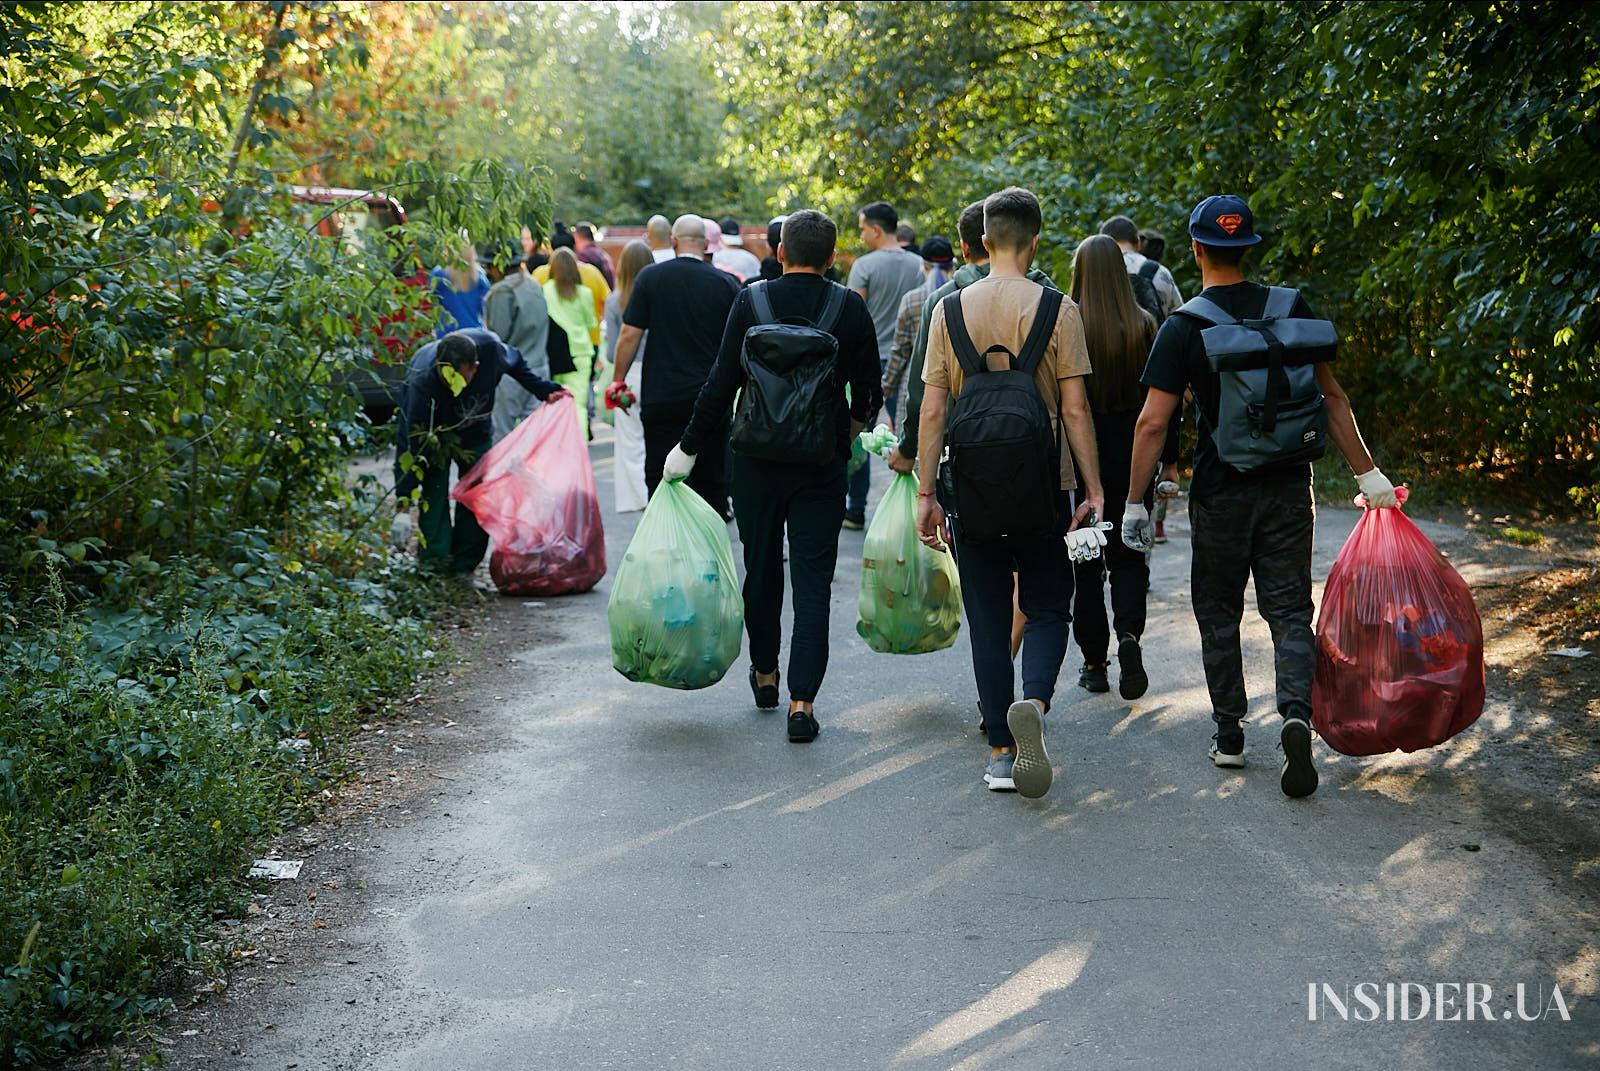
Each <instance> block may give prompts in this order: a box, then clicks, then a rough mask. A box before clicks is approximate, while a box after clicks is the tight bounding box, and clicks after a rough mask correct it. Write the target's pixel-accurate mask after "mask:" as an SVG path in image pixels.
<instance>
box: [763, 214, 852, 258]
mask: <svg viewBox="0 0 1600 1071" xmlns="http://www.w3.org/2000/svg"><path fill="white" fill-rule="evenodd" d="M778 240H779V241H780V242H781V243H782V244H783V252H784V260H785V262H786V263H787V264H788V265H789V266H790V267H794V268H825V267H827V266H828V258H829V257H831V256H833V247H834V245H835V243H836V242H837V241H838V240H839V228H838V227H835V226H834V225H833V220H831V219H829V218H828V217H827V216H825V215H823V214H822V213H821V212H818V211H817V210H816V209H813V208H802V209H801V210H800V211H798V212H791V213H790V214H789V218H788V219H786V220H784V221H783V233H782V234H781V235H780V237H779V239H778Z"/></svg>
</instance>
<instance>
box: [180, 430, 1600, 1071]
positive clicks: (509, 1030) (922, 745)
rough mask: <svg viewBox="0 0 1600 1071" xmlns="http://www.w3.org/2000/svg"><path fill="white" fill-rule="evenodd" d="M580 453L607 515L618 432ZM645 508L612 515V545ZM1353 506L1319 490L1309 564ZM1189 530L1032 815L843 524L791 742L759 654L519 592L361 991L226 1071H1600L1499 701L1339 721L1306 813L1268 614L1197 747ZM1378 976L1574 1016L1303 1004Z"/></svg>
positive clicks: (290, 999)
mask: <svg viewBox="0 0 1600 1071" xmlns="http://www.w3.org/2000/svg"><path fill="white" fill-rule="evenodd" d="M594 456H595V458H596V462H597V469H598V471H599V473H600V475H601V484H602V487H601V491H602V497H603V499H604V500H605V502H606V503H607V504H608V505H609V503H610V502H611V500H612V496H611V489H610V482H609V469H610V449H609V446H606V445H599V444H597V445H596V447H595V448H594ZM879 478H880V482H881V479H882V474H881V473H880V476H879ZM876 497H877V495H876V493H875V495H874V501H876ZM636 518H637V515H634V516H633V517H617V516H615V515H611V514H609V513H608V516H607V524H608V525H609V528H608V537H609V543H610V550H611V559H612V561H613V562H616V561H619V560H620V558H621V553H622V550H623V548H624V547H625V546H626V544H627V541H628V538H629V536H630V534H631V532H632V530H633V527H634V524H635V523H636ZM1352 519H1353V514H1351V513H1348V512H1344V511H1324V513H1323V514H1322V520H1321V525H1320V534H1319V539H1318V570H1319V577H1320V576H1321V575H1322V574H1323V573H1325V572H1326V568H1327V565H1328V563H1329V562H1330V561H1331V559H1332V556H1333V554H1334V553H1335V552H1336V551H1337V549H1338V546H1339V543H1340V542H1341V541H1342V539H1343V537H1344V535H1345V534H1346V533H1347V532H1348V531H1349V528H1350V524H1351V522H1352ZM1169 526H1170V528H1171V529H1172V531H1173V534H1174V539H1173V542H1172V544H1171V545H1170V546H1168V547H1165V548H1162V549H1161V550H1160V551H1159V552H1158V554H1157V557H1156V569H1155V583H1154V592H1153V595H1152V607H1151V627H1150V632H1149V635H1148V638H1147V649H1148V651H1149V667H1150V676H1151V679H1152V687H1151V691H1150V694H1149V695H1148V696H1147V697H1146V698H1145V699H1144V700H1142V701H1140V702H1138V703H1134V704H1128V703H1124V702H1121V701H1120V700H1117V699H1116V698H1115V697H1114V696H1112V697H1089V696H1087V695H1086V694H1085V693H1083V692H1081V691H1079V690H1078V689H1077V688H1076V687H1075V686H1074V683H1073V682H1074V681H1075V679H1076V675H1075V669H1076V665H1077V661H1076V658H1075V655H1074V656H1069V672H1070V673H1071V676H1070V677H1068V678H1065V679H1064V687H1063V689H1062V693H1061V702H1060V704H1059V706H1058V708H1057V712H1056V713H1054V714H1053V715H1052V717H1051V724H1052V735H1051V746H1052V750H1053V754H1054V757H1055V760H1056V764H1057V778H1056V784H1055V787H1054V789H1053V790H1052V791H1051V793H1050V795H1049V796H1048V797H1047V798H1046V799H1044V800H1042V801H1039V802H1029V801H1025V800H1022V799H1020V798H1019V797H1016V796H1000V795H995V794H991V793H989V792H987V791H986V790H985V789H984V786H983V784H982V783H981V780H980V775H981V773H982V768H983V762H984V758H985V756H986V751H985V748H984V745H983V744H982V743H981V742H980V740H979V738H978V737H977V735H976V732H975V728H976V725H975V722H976V718H975V715H974V699H973V690H972V685H971V679H970V666H969V663H968V655H967V650H966V647H965V643H964V640H963V642H962V643H961V644H960V645H958V647H957V648H956V649H954V650H952V651H949V652H946V653H943V654H939V655H929V656H921V657H912V658H905V657H900V658H897V657H890V656H884V655H876V654H873V653H871V652H870V651H868V650H867V648H866V647H865V645H864V644H862V643H861V642H860V641H859V640H858V639H857V637H856V636H855V634H854V624H855V613H854V606H855V599H856V592H857V580H858V569H859V550H860V546H861V538H862V537H861V535H860V534H859V533H846V534H845V536H844V539H843V547H842V552H841V562H840V567H839V572H838V583H837V585H836V587H835V597H834V626H833V633H834V654H833V662H832V666H831V669H830V673H829V677H828V681H827V685H826V688H825V690H824V692H823V695H822V697H821V702H820V706H819V714H820V716H821V720H822V722H823V725H824V731H823V735H822V737H821V739H819V740H818V741H817V742H816V743H815V744H813V745H811V746H806V747H801V746H794V745H790V744H788V743H786V742H785V739H784V733H783V725H782V722H781V719H780V718H779V717H777V716H774V715H762V714H758V713H756V712H755V711H754V710H753V709H752V707H751V704H750V696H749V692H748V689H747V687H746V685H745V682H744V679H743V677H744V669H743V666H742V665H741V666H738V667H736V669H735V671H734V672H733V673H732V674H730V676H729V678H728V679H727V680H725V681H724V682H723V683H722V684H720V685H719V686H717V687H715V688H713V689H710V690H707V691H703V692H694V693H678V692H671V691H666V690H662V689H652V688H646V687H642V686H636V685H631V684H629V683H628V682H626V681H625V680H623V679H622V678H621V677H620V676H618V675H617V674H616V673H614V672H613V671H612V670H611V668H610V652H609V647H608V642H607V635H606V624H605V604H606V595H607V591H608V587H607V586H606V585H602V586H601V588H600V589H599V590H598V591H596V592H594V593H592V594H589V595H586V596H580V597H576V598H570V599H565V600H550V601H548V602H547V603H546V604H545V605H544V606H543V607H535V608H532V609H524V608H522V607H519V606H516V605H515V604H514V603H510V602H509V600H505V601H502V604H501V606H500V607H498V608H497V609H496V611H495V613H496V620H497V621H499V622H501V623H502V624H501V628H502V629H516V628H518V627H520V623H521V622H530V623H533V622H536V623H537V629H538V631H540V634H541V636H542V637H543V638H541V639H540V640H539V641H538V642H531V641H530V642H529V643H527V644H526V645H519V646H518V647H517V648H514V651H515V653H514V656H513V657H512V659H511V663H510V664H509V665H508V666H504V667H498V668H496V667H482V668H480V669H478V670H475V671H473V672H474V673H476V674H478V678H477V679H478V686H479V690H480V691H481V692H482V693H483V695H484V697H485V699H488V698H490V695H491V693H492V695H493V696H503V697H504V702H503V703H501V704H495V705H491V706H490V708H489V709H487V710H485V712H484V713H483V714H482V715H480V717H482V718H485V719H488V720H489V726H490V728H491V729H492V730H493V731H494V732H495V733H497V734H498V739H499V741H500V743H499V744H498V746H496V747H495V748H493V749H491V750H489V751H488V752H487V753H480V754H477V755H474V756H472V757H471V758H470V759H468V760H465V762H464V764H463V766H462V768H461V769H459V770H456V771H453V772H452V773H451V775H450V776H452V777H454V778H456V779H457V780H456V781H454V782H452V783H451V787H450V788H449V789H448V790H447V794H445V795H444V796H442V797H440V798H439V799H436V800H434V801H433V802H432V803H431V804H430V805H429V806H428V807H427V808H425V809H422V810H420V811H416V812H413V813H412V815H411V817H410V819H409V820H408V822H407V823H406V824H405V825H403V826H402V827H400V828H395V829H390V830H387V831H386V832H384V833H383V834H382V837H381V839H380V840H379V841H378V843H377V845H376V849H377V850H376V851H374V852H373V853H372V855H371V856H370V859H371V862H370V864H369V865H368V867H367V873H366V880H367V882H368V883H369V890H368V895H369V896H370V898H371V909H370V911H369V912H368V913H367V915H366V917H365V919H364V921H362V922H360V923H359V924H356V925H353V926H349V927H346V928H345V929H344V930H343V931H342V933H341V935H340V936H341V939H342V940H344V941H348V942H349V943H350V947H352V948H356V949H359V950H360V960H361V963H362V966H361V967H360V968H357V969H358V970H359V971H360V972H361V977H362V978H364V979H365V980H364V981H352V979H351V977H350V976H349V973H348V972H344V973H341V972H340V971H337V970H329V971H326V972H321V973H318V972H311V973H309V974H307V975H305V976H302V977H300V978H299V979H298V984H297V985H296V986H295V987H294V988H292V989H287V988H284V986H283V984H282V983H281V982H280V983H274V984H273V985H269V986H268V989H269V990H270V991H269V992H267V993H265V994H263V995H262V1000H263V1001H265V1002H266V1003H265V1005H264V1006H268V1007H272V1008H273V1009H274V1010H273V1011H272V1012H271V1017H272V1019H273V1020H274V1022H275V1026H274V1027H273V1028H272V1029H271V1030H265V1031H263V1032H261V1033H259V1034H257V1035H255V1036H254V1037H252V1038H251V1039H250V1041H249V1043H248V1044H247V1045H245V1046H244V1048H245V1050H246V1052H247V1053H248V1055H241V1056H239V1057H237V1058H236V1059H235V1060H234V1061H232V1062H230V1063H229V1066H237V1067H241V1068H250V1069H257V1068H261V1069H265V1068H285V1067H293V1066H295V1065H296V1064H298V1066H299V1067H301V1068H319V1069H324V1068H383V1069H386V1071H442V1069H455V1068H459V1069H473V1071H477V1069H493V1068H529V1069H579V1068H583V1069H587V1068H629V1069H653V1068H674V1067H678V1068H693V1069H701V1071H712V1069H724V1068H726V1069H790V1068H794V1069H819V1071H831V1069H842V1068H905V1069H908V1071H910V1069H916V1071H921V1069H935V1068H937V1069H949V1068H960V1069H963V1071H965V1069H969V1068H1007V1069H1010V1068H1016V1069H1035V1068H1037V1069H1059V1068H1109V1067H1157V1066H1159V1067H1163V1068H1190V1067H1193V1068H1222V1067H1226V1068H1285V1067H1290V1068H1349V1067H1371V1068H1386V1069H1388V1068H1403V1069H1409V1068H1461V1067H1472V1068H1500V1067H1506V1068H1510V1067H1517V1068H1561V1067H1580V1066H1594V1065H1595V1064H1596V1062H1597V1061H1600V1014H1597V1005H1596V999H1597V998H1596V979H1597V971H1596V963H1597V958H1600V949H1597V945H1600V937H1597V936H1596V932H1597V926H1596V906H1597V905H1596V904H1595V903H1594V902H1593V901H1592V900H1589V899H1586V897H1585V893H1584V890H1585V888H1588V889H1592V888H1593V886H1592V885H1591V884H1586V883H1585V882H1583V881H1582V880H1581V878H1582V875H1583V874H1584V872H1585V867H1586V866H1587V867H1588V868H1589V876H1590V877H1592V876H1593V873H1592V871H1593V868H1594V867H1596V866H1600V863H1597V862H1596V861H1595V860H1593V859H1588V860H1579V859H1575V858H1572V857H1571V856H1568V857H1566V858H1564V859H1563V858H1561V857H1560V855H1552V854H1550V853H1548V852H1542V851H1538V850H1535V849H1533V848H1530V847H1527V846H1525V844H1526V843H1527V842H1525V840H1524V839H1522V838H1519V837H1517V836H1515V835H1514V834H1515V830H1516V827H1517V823H1518V822H1527V823H1534V824H1536V823H1537V822H1538V821H1539V815H1538V814H1537V813H1530V814H1527V815H1526V816H1525V817H1522V818H1517V817H1516V816H1511V817H1510V818H1508V817H1507V816H1505V815H1503V814H1499V813H1497V812H1492V810H1491V808H1489V807H1488V805H1487V804H1485V803H1481V802H1480V801H1479V800H1478V799H1477V797H1476V796H1475V795H1474V793H1473V792H1472V791H1470V786H1469V785H1467V784H1466V783H1465V780H1464V779H1462V780H1458V778H1457V775H1456V773H1455V771H1456V770H1457V769H1458V768H1464V767H1465V765H1466V760H1467V757H1468V756H1470V755H1474V754H1478V753H1479V752H1481V750H1482V745H1483V743H1484V742H1485V741H1486V740H1490V739H1492V738H1493V735H1494V734H1495V733H1496V732H1497V731H1499V730H1503V729H1504V728H1505V723H1506V720H1507V719H1508V718H1510V717H1511V711H1510V708H1508V707H1507V706H1506V705H1505V704H1503V703H1502V704H1499V705H1498V706H1496V707H1495V708H1494V709H1492V710H1491V711H1490V712H1489V714H1487V715H1486V716H1485V719H1484V720H1483V722H1481V723H1480V726H1479V727H1475V728H1474V729H1473V730H1472V731H1470V732H1469V733H1468V734H1466V735H1464V736H1463V737H1462V738H1460V739H1459V740H1458V741H1457V742H1456V744H1455V745H1454V746H1453V747H1450V748H1446V749H1443V750H1441V751H1438V752H1435V753H1431V754H1429V755H1424V756H1415V757H1406V756H1397V757H1392V758H1387V759H1383V760H1364V761H1357V760H1351V759H1344V758H1340V757H1338V756H1335V755H1332V754H1331V753H1329V752H1327V751H1326V750H1325V749H1321V748H1320V746H1319V758H1320V760H1321V762H1320V764H1321V769H1322V787H1321V789H1320V791H1319V792H1318V793H1317V794H1316V796H1315V797H1313V798H1312V799H1310V800H1306V801H1298V802H1296V801H1289V800H1286V799H1285V798H1284V797H1283V796H1282V795H1281V794H1280V793H1279V790H1278V785H1277V763H1276V752H1275V750H1274V747H1273V744H1274V742H1275V733H1274V731H1273V730H1274V728H1275V726H1274V724H1273V723H1274V722H1275V715H1270V712H1269V710H1268V707H1269V705H1270V704H1269V703H1268V702H1266V701H1264V697H1266V696H1268V695H1269V694H1270V685H1271V663H1270V647H1269V645H1268V642H1267V636H1266V630H1265V627H1264V626H1263V625H1262V623H1261V622H1260V620H1259V619H1258V618H1255V617H1253V616H1247V621H1246V625H1247V634H1248V645H1247V648H1246V659H1247V670H1248V672H1249V675H1250V681H1251V688H1252V691H1253V693H1254V694H1255V696H1256V697H1257V699H1256V701H1255V704H1254V709H1255V712H1256V714H1255V716H1256V717H1257V718H1258V719H1259V723H1258V724H1255V725H1252V726H1251V727H1250V729H1249V734H1250V735H1249V748H1250V755H1251V757H1252V759H1253V764H1252V766H1251V767H1250V768H1249V769H1248V770H1247V771H1245V772H1243V773H1242V774H1228V773H1222V772H1220V771H1218V770H1216V769H1214V768H1213V767H1212V766H1211V764H1210V763H1209V762H1208V761H1207V760H1206V757H1205V748H1206V745H1207V743H1208V738H1209V734H1210V732H1211V727H1210V721H1209V719H1208V717H1207V709H1208V707H1207V703H1206V699H1205V688H1204V683H1203V681H1202V678H1201V675H1200V669H1199V666H1200V662H1199V654H1198V637H1197V633H1196V629H1195V625H1194V622H1193V619H1192V617H1191V616H1190V613H1189V608H1188V583H1187V568H1188V555H1187V528H1186V524H1185V521H1184V519H1183V516H1182V512H1181V510H1178V511H1174V514H1173V521H1172V522H1169ZM1434 534H1435V535H1436V536H1438V537H1440V538H1441V539H1444V540H1448V539H1449V538H1450V537H1451V536H1452V533H1451V532H1450V531H1448V530H1437V529H1436V530H1435V533H1434ZM1249 613H1251V614H1253V610H1251V611H1249ZM530 631H532V628H531V625H530ZM552 634H553V638H552ZM470 681H471V678H469V683H470ZM1469 844H1471V845H1478V846H1479V848H1480V850H1477V851H1469V850H1464V848H1463V845H1469ZM1574 875H1577V876H1574ZM352 962H353V961H352ZM1361 982H1374V983H1378V984H1379V985H1380V986H1381V985H1382V984H1383V983H1390V982H1392V983H1395V984H1397V985H1398V984H1399V983H1402V982H1423V983H1427V984H1429V985H1430V986H1432V985H1433V984H1434V983H1458V984H1460V985H1461V986H1462V987H1463V990H1464V987H1465V984H1466V983H1469V982H1472V983H1485V984H1488V985H1491V986H1493V987H1494V993H1495V996H1494V998H1493V1004H1492V1008H1493V1011H1494V1014H1495V1015H1496V1016H1497V1017H1499V1016H1502V1015H1504V1014H1510V1009H1511V1008H1513V1007H1514V1003H1513V1002H1512V1001H1511V1000H1510V999H1509V997H1510V993H1511V990H1512V987H1514V986H1515V985H1516V984H1517V983H1524V984H1525V985H1526V986H1528V987H1529V990H1528V992H1529V997H1528V998H1527V1003H1528V1006H1529V1007H1530V1008H1531V1007H1533V1006H1534V1005H1536V1004H1538V1003H1539V998H1538V996H1537V993H1538V992H1539V991H1541V989H1542V990H1543V991H1545V992H1547V991H1548V990H1549V988H1550V987H1551V986H1552V985H1554V984H1557V983H1559V984H1560V985H1561V987H1562V990H1563V995H1564V997H1565V998H1566V1000H1567V1003H1568V1006H1569V1008H1570V1011H1571V1015H1572V1019H1571V1021H1570V1022H1563V1021H1561V1020H1560V1018H1559V1017H1558V1016H1557V1015H1555V1014H1554V1013H1553V1012H1552V1013H1551V1015H1550V1016H1549V1017H1548V1018H1546V1019H1544V1020H1543V1021H1539V1022H1521V1021H1517V1020H1515V1019H1513V1020H1512V1021H1504V1020H1503V1019H1501V1018H1496V1019H1495V1021H1492V1022H1482V1021H1475V1022H1466V1021H1460V1022H1437V1021H1434V1020H1432V1019H1431V1018H1430V1019H1429V1020H1428V1021H1426V1022H1415V1023H1400V1022H1382V1021H1380V1022H1360V1023H1358V1022H1346V1021H1343V1020H1341V1019H1340V1018H1339V1017H1338V1015H1337V1013H1336V1011H1334V1010H1333V1009H1331V1008H1326V1007H1325V1010H1324V1015H1325V1016H1329V1017H1331V1018H1332V1021H1328V1020H1327V1018H1324V1019H1322V1020H1319V1021H1317V1022H1308V1016H1307V987H1308V984H1310V983H1328V984H1329V985H1331V986H1333V987H1335V992H1336V993H1339V994H1343V993H1344V991H1345V989H1346V987H1349V986H1354V985H1355V984H1357V983H1361ZM1381 999H1382V997H1381V991H1380V1000H1381ZM263 1017H265V1013H263ZM207 1066H216V1064H215V1063H214V1062H213V1063H210V1064H208V1065H207Z"/></svg>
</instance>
